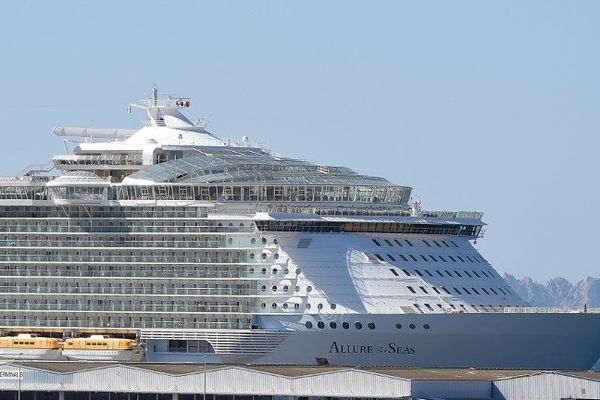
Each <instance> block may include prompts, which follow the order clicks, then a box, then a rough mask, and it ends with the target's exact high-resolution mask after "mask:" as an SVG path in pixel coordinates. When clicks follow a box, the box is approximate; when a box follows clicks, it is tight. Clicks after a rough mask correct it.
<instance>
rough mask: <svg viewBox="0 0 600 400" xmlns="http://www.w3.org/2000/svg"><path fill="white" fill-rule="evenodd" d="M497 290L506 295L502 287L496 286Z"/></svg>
mask: <svg viewBox="0 0 600 400" xmlns="http://www.w3.org/2000/svg"><path fill="white" fill-rule="evenodd" d="M498 290H499V291H500V293H502V294H503V295H505V296H506V293H504V290H502V288H498Z"/></svg>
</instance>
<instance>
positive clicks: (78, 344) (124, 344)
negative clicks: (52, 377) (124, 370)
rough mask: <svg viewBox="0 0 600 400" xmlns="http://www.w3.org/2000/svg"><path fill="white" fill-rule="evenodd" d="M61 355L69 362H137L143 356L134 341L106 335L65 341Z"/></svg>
mask: <svg viewBox="0 0 600 400" xmlns="http://www.w3.org/2000/svg"><path fill="white" fill-rule="evenodd" d="M62 353H63V355H64V356H65V357H67V358H68V359H71V360H95V361H139V360H141V358H142V356H143V352H142V348H141V347H140V346H139V345H137V343H136V342H135V341H133V340H131V339H119V338H113V337H110V336H106V335H92V336H90V337H85V338H72V339H67V340H65V342H64V343H63V351H62Z"/></svg>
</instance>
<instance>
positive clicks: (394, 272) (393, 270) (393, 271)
mask: <svg viewBox="0 0 600 400" xmlns="http://www.w3.org/2000/svg"><path fill="white" fill-rule="evenodd" d="M390 271H392V274H394V275H395V276H400V275H398V272H396V270H395V269H394V268H390Z"/></svg>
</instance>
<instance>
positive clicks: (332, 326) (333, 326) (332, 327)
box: [329, 321, 337, 329]
mask: <svg viewBox="0 0 600 400" xmlns="http://www.w3.org/2000/svg"><path fill="white" fill-rule="evenodd" d="M329 327H330V328H331V329H335V328H337V324H336V323H335V321H331V322H330V323H329Z"/></svg>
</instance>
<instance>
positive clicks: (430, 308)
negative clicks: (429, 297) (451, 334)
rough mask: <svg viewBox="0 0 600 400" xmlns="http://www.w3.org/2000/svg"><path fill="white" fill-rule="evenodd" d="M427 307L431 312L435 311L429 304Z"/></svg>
mask: <svg viewBox="0 0 600 400" xmlns="http://www.w3.org/2000/svg"><path fill="white" fill-rule="evenodd" d="M425 307H427V309H428V310H429V311H433V307H431V306H430V305H429V304H427V303H425Z"/></svg>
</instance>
